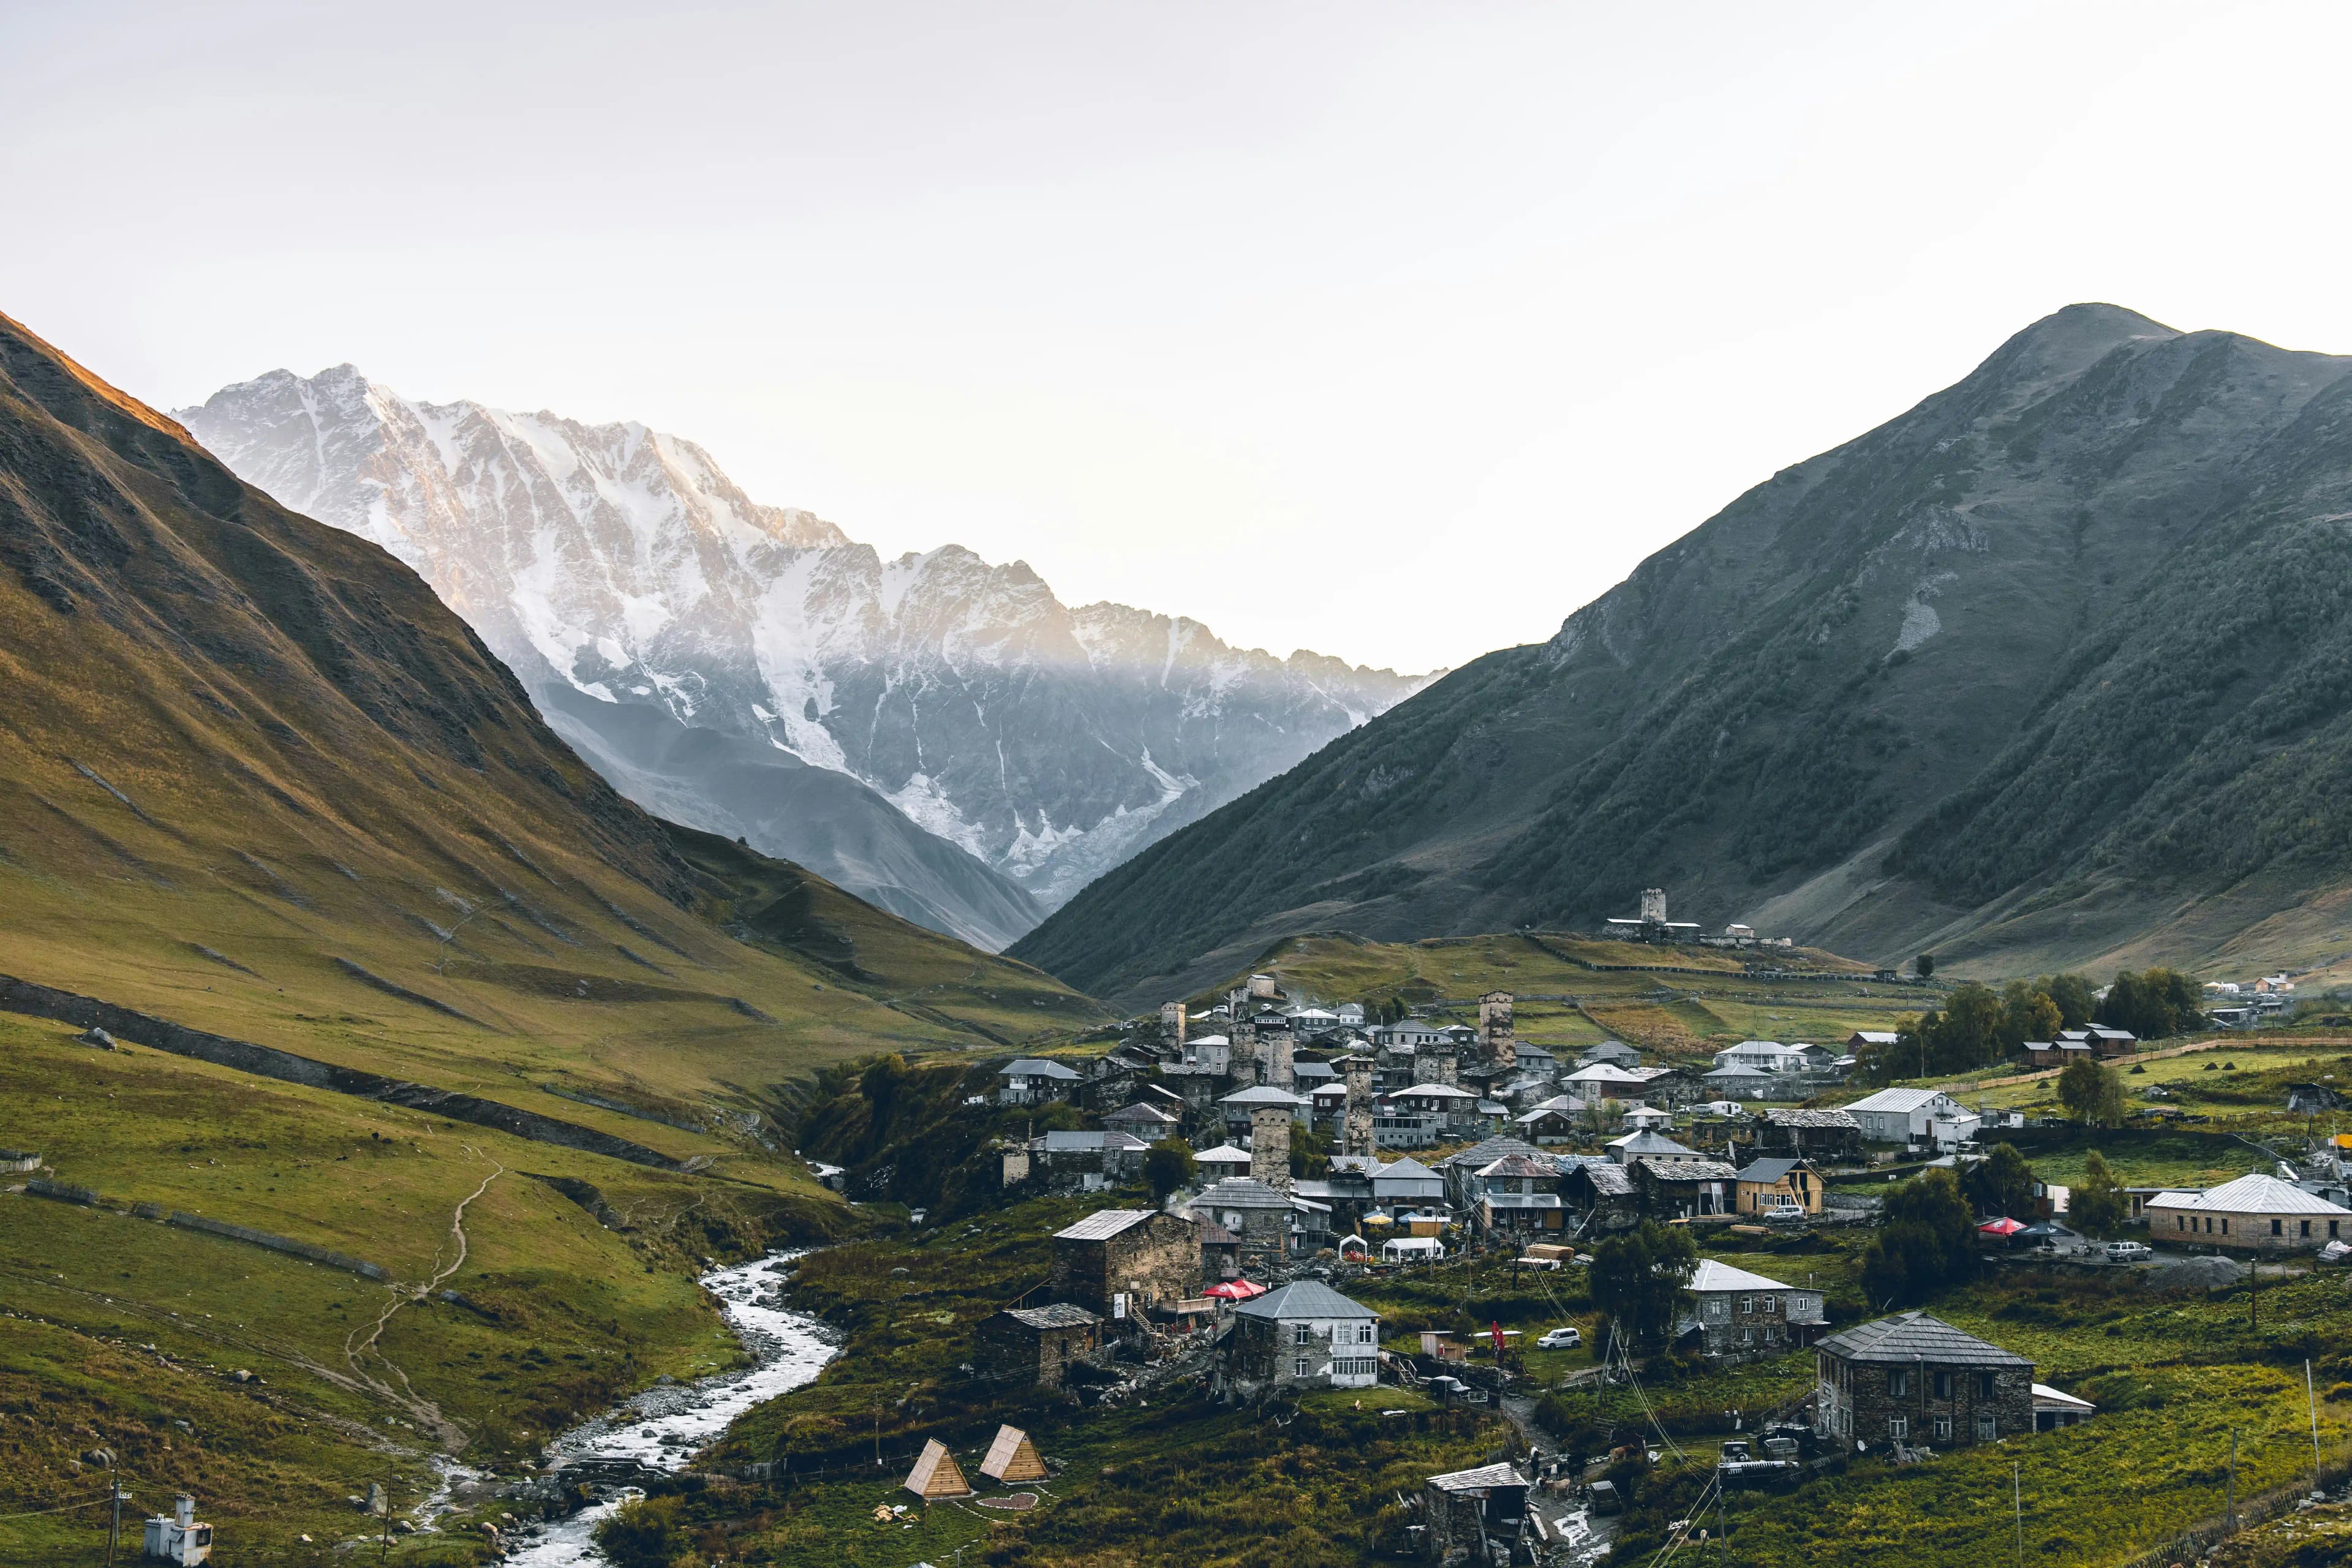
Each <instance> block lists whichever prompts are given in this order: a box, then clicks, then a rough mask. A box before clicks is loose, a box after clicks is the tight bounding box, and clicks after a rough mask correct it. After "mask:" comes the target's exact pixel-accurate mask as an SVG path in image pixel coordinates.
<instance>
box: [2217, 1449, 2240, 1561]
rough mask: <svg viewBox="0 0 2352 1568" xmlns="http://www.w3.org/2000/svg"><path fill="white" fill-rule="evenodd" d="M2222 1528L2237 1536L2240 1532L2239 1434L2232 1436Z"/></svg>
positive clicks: (2222, 1511)
mask: <svg viewBox="0 0 2352 1568" xmlns="http://www.w3.org/2000/svg"><path fill="white" fill-rule="evenodd" d="M2221 1497H2222V1502H2221V1528H2222V1529H2223V1530H2225V1531H2229V1532H2230V1533H2231V1534H2232V1535H2235V1534H2236V1533H2237V1532H2238V1434H2237V1433H2236V1432H2235V1431H2234V1430H2233V1431H2231V1434H2230V1483H2229V1490H2227V1491H2225V1492H2223V1493H2222V1494H2221Z"/></svg>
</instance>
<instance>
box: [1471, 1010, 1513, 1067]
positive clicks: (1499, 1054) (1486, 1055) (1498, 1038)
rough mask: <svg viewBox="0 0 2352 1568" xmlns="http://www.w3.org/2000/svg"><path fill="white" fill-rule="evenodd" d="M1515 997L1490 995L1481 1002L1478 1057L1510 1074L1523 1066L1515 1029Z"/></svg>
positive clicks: (1490, 1065)
mask: <svg viewBox="0 0 2352 1568" xmlns="http://www.w3.org/2000/svg"><path fill="white" fill-rule="evenodd" d="M1511 1002H1512V996H1511V994H1510V993H1509V992H1507V991H1489V992H1487V993H1486V994H1485V995H1484V996H1481V997H1479V998H1478V1055H1479V1057H1480V1058H1483V1059H1484V1060H1485V1062H1486V1065H1487V1066H1488V1067H1493V1068H1502V1069H1503V1070H1504V1071H1506V1072H1511V1071H1516V1070H1517V1068H1518V1065H1519V1044H1518V1039H1517V1036H1516V1035H1514V1034H1513V1032H1512V1029H1511Z"/></svg>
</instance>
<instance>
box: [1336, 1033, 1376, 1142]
mask: <svg viewBox="0 0 2352 1568" xmlns="http://www.w3.org/2000/svg"><path fill="white" fill-rule="evenodd" d="M1333 1065H1334V1066H1336V1067H1337V1068H1339V1072H1340V1075H1341V1078H1342V1080H1343V1081H1344V1082H1345V1083H1346V1084H1347V1086H1348V1114H1347V1120H1346V1121H1344V1122H1342V1123H1341V1124H1340V1130H1339V1152H1341V1153H1342V1154H1370V1153H1371V1152H1372V1058H1370V1057H1367V1056H1362V1055H1359V1054H1358V1053H1356V1052H1353V1051H1350V1052H1349V1053H1348V1055H1346V1056H1344V1057H1341V1058H1339V1061H1337V1062H1336V1063H1334V1064H1333Z"/></svg>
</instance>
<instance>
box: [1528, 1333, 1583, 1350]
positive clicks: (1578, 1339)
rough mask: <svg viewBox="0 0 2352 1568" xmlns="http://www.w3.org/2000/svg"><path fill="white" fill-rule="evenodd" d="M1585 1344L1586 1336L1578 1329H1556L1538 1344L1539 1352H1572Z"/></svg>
mask: <svg viewBox="0 0 2352 1568" xmlns="http://www.w3.org/2000/svg"><path fill="white" fill-rule="evenodd" d="M1583 1342H1584V1335H1583V1333H1582V1332H1581V1331H1578V1330H1576V1329H1570V1328H1559V1329H1554V1330H1552V1331H1550V1332H1549V1333H1548V1334H1546V1335H1544V1337H1543V1338H1541V1339H1539V1340H1538V1341H1537V1342H1536V1349H1538V1350H1539V1351H1572V1350H1574V1349H1575V1348H1576V1347H1577V1346H1579V1345H1580V1344H1582V1343H1583Z"/></svg>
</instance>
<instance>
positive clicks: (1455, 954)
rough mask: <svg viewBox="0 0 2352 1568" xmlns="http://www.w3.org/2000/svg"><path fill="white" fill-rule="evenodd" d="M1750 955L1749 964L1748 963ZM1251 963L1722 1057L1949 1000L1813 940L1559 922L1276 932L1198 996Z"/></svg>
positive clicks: (1470, 1012) (1538, 1040)
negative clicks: (1420, 931) (1570, 928)
mask: <svg viewBox="0 0 2352 1568" xmlns="http://www.w3.org/2000/svg"><path fill="white" fill-rule="evenodd" d="M1743 957H1744V958H1745V960H1746V961H1745V962H1743ZM1252 972H1255V973H1268V974H1272V975H1274V976H1275V977H1276V980H1277V981H1278V982H1279V983H1280V984H1282V986H1283V988H1284V989H1285V990H1286V991H1287V992H1288V993H1290V994H1292V995H1294V996H1303V997H1307V998H1311V999H1313V1000H1315V1001H1318V1002H1320V1003H1321V1004H1323V1005H1326V1006H1329V1005H1336V1004H1338V1003H1341V1002H1361V1003H1364V1004H1366V1005H1367V1006H1368V1007H1372V1006H1377V1005H1380V1004H1381V1003H1384V1002H1388V1001H1391V1000H1399V1001H1402V1002H1404V1003H1406V1004H1407V1005H1412V1006H1416V1007H1424V1008H1427V1007H1430V1006H1432V1005H1441V1004H1451V1005H1454V1007H1456V1008H1458V1010H1459V1013H1460V1016H1461V1020H1462V1021H1463V1022H1465V1023H1475V1022H1476V1021H1477V1016H1478V998H1479V997H1480V996H1481V995H1482V994H1485V993H1486V992H1489V991H1508V992H1511V993H1512V994H1514V995H1516V996H1517V998H1518V1001H1517V1004H1516V1005H1515V1006H1514V1007H1513V1008H1512V1022H1513V1025H1514V1026H1515V1027H1516V1028H1517V1031H1518V1036H1519V1038H1521V1039H1523V1040H1527V1041H1528V1042H1530V1043H1532V1044H1535V1045H1539V1046H1547V1047H1552V1048H1553V1049H1555V1050H1562V1051H1570V1052H1572V1051H1574V1050H1576V1049H1578V1048H1580V1047H1584V1046H1588V1045H1591V1044H1592V1043H1593V1042H1594V1041H1597V1040H1601V1039H1606V1038H1609V1037H1612V1036H1613V1037H1616V1038H1619V1039H1622V1040H1625V1041H1627V1042H1629V1043H1631V1044H1633V1045H1637V1046H1640V1047H1643V1049H1646V1050H1650V1051H1654V1052H1658V1053H1661V1054H1663V1055H1666V1056H1672V1057H1685V1058H1695V1057H1698V1056H1703V1055H1710V1054H1712V1053H1713V1052H1715V1051H1717V1050H1720V1049H1722V1048H1723V1047H1725V1046H1726V1045H1730V1044H1734V1043H1736V1042H1738V1041H1739V1040H1743V1039H1779V1040H1816V1041H1821V1042H1822V1043H1825V1044H1826V1043H1833V1042H1836V1041H1840V1040H1843V1038H1845V1037H1846V1036H1848V1035H1850V1034H1852V1033H1853V1031H1854V1030H1856V1029H1885V1028H1892V1027H1893V1026H1894V1020H1895V1019H1896V1018H1898V1017H1901V1016H1905V1015H1906V1014H1916V1013H1917V1012H1919V1011H1920V1010H1921V1009H1922V1008H1924V1007H1929V1006H1933V1005H1936V997H1937V992H1935V991H1934V990H1933V989H1932V988H1927V987H1922V986H1918V985H1914V984H1898V985H1888V984H1879V983H1877V982H1875V981H1873V980H1872V979H1871V978H1870V975H1871V971H1870V970H1869V969H1868V968H1867V967H1865V966H1864V965H1861V964H1857V963H1853V962H1852V961H1851V960H1848V959H1843V958H1840V957H1838V956H1837V955H1836V954H1834V953H1828V952H1819V951H1815V950H1811V949H1777V948H1776V949H1771V950H1769V956H1768V955H1767V952H1765V951H1759V950H1750V951H1749V952H1748V953H1747V954H1745V955H1742V954H1740V953H1739V952H1737V951H1735V950H1727V949H1720V948H1704V947H1652V946H1646V945H1643V944H1642V943H1638V942H1594V941H1591V940H1590V939H1588V938H1583V937H1578V936H1574V935H1570V934H1565V933H1559V932H1542V931H1522V932H1514V933H1510V934H1506V935H1489V936H1471V937H1433V938H1430V939H1428V940H1426V941H1423V942H1368V941H1366V940H1364V939H1363V938H1361V937H1357V936H1349V935H1346V934H1335V933H1328V932H1324V933H1318V934H1315V935H1311V936H1301V937H1293V938H1290V939H1288V940H1286V941H1284V942H1278V943H1276V945H1275V946H1274V947H1273V948H1272V949H1271V950H1269V951H1267V952H1265V953H1262V954H1260V955H1259V957H1258V961H1257V962H1256V963H1254V964H1252V965H1250V966H1249V967H1248V968H1245V969H1243V970H1241V971H1239V972H1238V973H1236V974H1234V976H1232V977H1231V978H1230V980H1229V981H1228V982H1226V983H1223V984H1218V985H1214V986H1211V987H1209V988H1208V989H1206V990H1204V991H1202V992H1200V993H1198V994H1195V995H1194V996H1193V997H1192V1005H1194V1006H1196V1007H1203V1006H1207V1005H1213V1003H1215V1002H1218V1001H1221V1000H1223V996H1224V993H1225V989H1226V986H1227V984H1238V983H1239V982H1240V981H1241V980H1242V979H1243V978H1244V977H1246V976H1247V975H1248V974H1249V973H1252Z"/></svg>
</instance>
